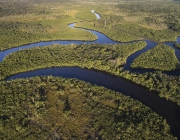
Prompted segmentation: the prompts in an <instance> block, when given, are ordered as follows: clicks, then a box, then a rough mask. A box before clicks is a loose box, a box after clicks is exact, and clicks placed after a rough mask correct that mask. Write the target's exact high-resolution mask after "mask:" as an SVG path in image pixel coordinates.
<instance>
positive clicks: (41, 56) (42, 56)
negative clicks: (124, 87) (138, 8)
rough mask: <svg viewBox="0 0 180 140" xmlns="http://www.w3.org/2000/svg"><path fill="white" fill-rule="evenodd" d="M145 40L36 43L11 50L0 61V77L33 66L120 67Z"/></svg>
mask: <svg viewBox="0 0 180 140" xmlns="http://www.w3.org/2000/svg"><path fill="white" fill-rule="evenodd" d="M145 45H146V43H145V42H136V43H132V44H116V45H105V44H104V45H102V44H90V45H87V44H82V45H73V44H72V45H64V46H63V45H56V44H55V45H52V46H48V47H36V48H32V49H26V50H22V51H18V52H16V53H12V54H10V55H8V56H6V57H5V58H4V60H3V62H1V63H0V71H1V75H0V79H1V80H3V79H5V78H6V77H8V76H10V75H13V74H16V73H20V72H25V71H30V70H34V69H37V68H45V67H52V66H80V67H88V68H93V67H95V68H96V67H97V68H98V69H102V70H103V69H104V70H109V71H111V70H112V71H114V70H120V69H121V66H123V65H124V64H125V63H126V59H127V57H128V56H130V55H131V54H133V53H134V52H136V51H138V50H141V49H143V48H144V47H145Z"/></svg>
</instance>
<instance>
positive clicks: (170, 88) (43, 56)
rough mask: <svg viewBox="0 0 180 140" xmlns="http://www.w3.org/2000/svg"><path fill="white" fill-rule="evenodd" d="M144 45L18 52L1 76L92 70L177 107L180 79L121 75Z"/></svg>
mask: <svg viewBox="0 0 180 140" xmlns="http://www.w3.org/2000/svg"><path fill="white" fill-rule="evenodd" d="M145 45H146V44H145V42H136V43H134V44H121V45H102V44H89V45H86V44H83V45H68V46H66V45H65V46H62V45H53V46H49V47H37V48H32V49H26V50H21V51H19V52H16V53H12V54H10V55H8V56H6V57H5V59H4V60H3V61H2V62H1V63H0V70H1V71H0V72H1V75H0V76H1V80H3V79H5V78H6V77H8V76H10V75H13V74H16V73H20V72H25V71H31V70H35V69H40V68H46V67H53V66H56V67H62V66H79V67H82V68H89V69H91V68H94V69H97V70H101V71H106V72H109V73H111V74H114V75H118V76H122V77H124V78H126V79H129V80H131V81H133V82H135V83H138V84H141V85H143V86H145V87H147V88H148V89H150V90H155V91H157V93H159V96H161V97H164V98H166V99H168V100H171V101H173V102H176V103H178V104H179V105H180V94H179V93H180V86H179V85H180V77H178V76H177V77H176V76H167V75H166V74H162V72H154V73H144V74H136V73H130V72H128V71H122V70H123V65H124V64H125V62H126V59H127V57H128V56H129V55H131V54H132V53H134V52H136V51H137V50H140V49H142V48H144V47H145Z"/></svg>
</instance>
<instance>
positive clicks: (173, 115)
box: [0, 11, 180, 139]
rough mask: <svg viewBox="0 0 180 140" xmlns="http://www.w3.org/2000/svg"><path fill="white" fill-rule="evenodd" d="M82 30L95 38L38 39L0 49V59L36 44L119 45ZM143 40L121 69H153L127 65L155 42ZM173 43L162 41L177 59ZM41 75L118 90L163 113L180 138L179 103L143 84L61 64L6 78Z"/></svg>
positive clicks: (177, 53)
mask: <svg viewBox="0 0 180 140" xmlns="http://www.w3.org/2000/svg"><path fill="white" fill-rule="evenodd" d="M91 12H94V11H91ZM95 15H96V17H97V19H100V16H99V15H98V14H96V13H95ZM68 26H69V27H72V28H74V23H72V24H69V25H68ZM81 29H82V28H81ZM83 30H87V31H89V32H91V33H93V34H95V35H96V36H97V37H98V39H97V40H95V41H92V42H87V41H76V40H74V41H68V40H66V41H48V42H39V43H34V44H28V45H23V46H19V47H16V48H12V49H9V50H5V51H2V52H0V61H3V59H4V57H5V56H6V55H8V54H10V53H13V52H17V51H19V50H22V49H26V48H32V47H35V46H48V45H52V44H72V43H74V44H83V43H86V44H90V43H100V44H120V43H121V42H116V41H113V40H111V39H109V38H108V37H107V36H105V35H104V34H102V33H100V32H97V31H94V30H88V29H83ZM144 41H145V42H146V43H147V46H146V47H145V48H144V49H142V50H140V51H137V52H136V53H134V54H132V55H131V56H129V57H128V59H127V61H126V64H125V66H124V70H129V71H131V72H140V73H143V72H149V71H151V72H152V71H154V70H133V69H131V68H130V64H131V63H132V61H133V60H134V59H135V58H136V57H138V56H139V55H140V54H141V53H143V52H146V51H148V50H149V49H151V48H153V47H155V46H156V45H157V44H156V43H155V42H152V41H149V40H144ZM177 42H180V37H178V38H177ZM128 43H132V42H128ZM174 43H175V42H166V43H165V44H167V45H168V46H170V47H172V48H173V49H174V50H175V53H176V56H177V58H178V60H179V61H180V50H178V49H176V48H174V47H173V44H174ZM167 74H169V75H180V71H175V72H169V73H167ZM43 75H52V76H61V77H64V78H77V79H79V80H83V81H86V82H89V83H92V84H97V85H98V86H104V87H106V88H109V89H111V90H114V91H118V92H121V93H123V94H125V95H128V96H130V97H132V98H133V99H136V100H139V101H140V102H142V103H143V104H145V105H147V106H148V107H150V108H151V109H153V110H154V111H155V112H156V113H157V114H159V115H160V116H162V117H163V118H164V119H166V121H167V123H168V124H169V125H170V127H171V132H172V134H173V135H174V136H176V137H178V139H180V106H178V105H177V104H175V103H173V102H171V101H167V100H166V99H164V98H160V97H159V96H158V95H157V93H155V92H153V91H149V90H147V89H146V88H145V87H142V86H140V85H138V84H135V83H133V82H131V81H129V80H126V79H124V78H121V77H117V76H113V75H111V74H108V73H104V72H101V71H97V70H88V69H82V68H79V67H62V68H45V69H40V70H34V71H31V72H25V73H20V74H16V75H13V76H11V77H9V78H8V79H7V80H12V79H16V78H28V77H34V76H43Z"/></svg>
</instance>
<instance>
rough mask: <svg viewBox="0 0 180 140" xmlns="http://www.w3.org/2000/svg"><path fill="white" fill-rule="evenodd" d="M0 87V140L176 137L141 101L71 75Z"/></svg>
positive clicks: (3, 83)
mask: <svg viewBox="0 0 180 140" xmlns="http://www.w3.org/2000/svg"><path fill="white" fill-rule="evenodd" d="M1 91H2V92H1V93H0V94H1V95H0V130H1V135H0V139H14V138H16V139H24V140H32V139H33V140H38V139H83V140H85V139H86V140H87V139H89V140H90V139H91V140H94V139H104V140H109V139H111V140H115V139H168V140H175V139H176V138H174V137H173V136H172V135H171V134H170V129H169V126H168V125H167V123H166V121H165V120H163V119H162V118H161V117H160V116H158V115H157V114H156V113H154V112H153V111H152V110H151V109H149V108H148V107H146V106H145V105H143V104H142V103H140V102H138V101H136V100H133V99H131V98H130V97H127V96H124V95H123V94H121V93H117V92H114V91H111V90H108V89H106V88H103V87H98V86H95V85H91V84H89V83H85V82H82V81H79V80H76V79H62V78H54V77H51V76H48V77H35V78H31V79H17V80H13V81H8V82H1Z"/></svg>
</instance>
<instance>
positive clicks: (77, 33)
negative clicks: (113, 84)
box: [0, 0, 180, 140]
mask: <svg viewBox="0 0 180 140" xmlns="http://www.w3.org/2000/svg"><path fill="white" fill-rule="evenodd" d="M177 1H179V0H165V1H162V0H158V1H154V0H152V1H149V0H112V1H110V0H90V1H87V0H23V1H22V0H9V1H5V0H0V51H3V50H7V49H10V48H13V47H18V46H20V45H24V44H31V43H34V42H40V41H52V40H81V41H82V40H83V41H93V40H95V39H97V36H95V35H94V34H92V33H90V32H88V31H85V30H83V29H78V28H70V27H68V24H70V23H76V24H75V26H76V27H83V28H88V29H94V30H97V31H99V32H102V33H104V34H105V35H106V36H108V37H109V38H110V39H112V40H115V41H121V42H129V43H122V44H85V43H84V44H81V45H78V44H71V45H58V44H53V45H50V46H45V47H38V46H37V47H34V48H30V49H24V50H19V51H17V52H14V53H10V54H9V55H6V57H5V58H4V59H3V60H2V62H0V89H1V92H0V139H2V140H6V139H7V140H9V139H17V140H21V139H25V140H36V139H54V140H60V139H62V140H64V139H68V140H69V139H89V140H95V139H97V140H102V139H103V140H106V139H107V140H111V139H112V140H113V139H114V140H117V139H119V140H121V139H122V140H124V139H128V140H131V139H137V140H139V139H156V140H159V139H165V140H166V139H167V140H175V139H176V138H175V137H173V136H172V134H171V133H170V127H169V125H168V124H167V123H166V120H164V119H163V118H162V117H161V116H159V115H157V114H156V113H155V112H154V111H153V110H152V109H150V108H148V107H147V106H145V105H143V104H142V103H140V102H139V101H137V100H134V99H132V98H130V97H128V96H125V95H123V94H121V93H118V92H115V91H111V90H108V89H106V88H104V87H100V86H96V85H91V84H89V83H86V82H83V81H80V80H77V79H64V78H60V77H52V76H44V77H32V78H29V79H16V80H12V81H6V80H7V78H8V77H9V76H12V75H14V74H17V73H22V72H28V71H33V70H36V69H41V68H48V67H66V66H70V67H71V66H72V67H73V66H77V67H81V68H87V69H93V70H94V69H95V70H98V71H100V72H107V73H109V74H112V75H116V76H121V77H123V78H125V79H128V80H130V81H132V82H134V83H137V84H139V85H142V86H144V87H147V88H148V89H149V90H153V91H156V93H157V94H158V96H160V97H163V98H166V99H167V100H170V101H173V102H175V103H177V104H178V105H180V86H179V85H180V76H168V75H167V74H165V73H163V72H162V71H172V70H179V68H180V62H179V61H178V60H177V58H176V56H175V52H174V50H173V49H172V48H170V47H168V46H166V45H162V42H167V41H176V37H177V36H179V35H180V3H179V2H177ZM91 10H95V12H96V13H98V14H99V15H100V16H101V19H99V20H97V19H96V17H95V15H94V14H93V13H92V12H91ZM143 39H147V40H151V41H154V42H156V43H157V44H158V45H157V46H156V47H154V48H153V49H151V50H148V51H147V52H145V53H143V54H142V55H140V56H139V57H138V58H137V59H135V60H134V61H133V63H132V64H131V67H132V68H136V69H137V68H138V69H139V68H141V69H145V68H146V69H156V70H158V71H156V70H155V71H154V72H147V73H142V74H140V73H133V72H129V71H126V70H124V65H125V64H126V61H127V58H128V57H129V56H130V55H132V54H134V53H135V52H137V51H139V50H142V49H144V48H145V46H146V43H145V42H144V41H137V40H143ZM135 40H136V41H135ZM130 41H132V42H130ZM174 47H176V48H180V44H179V43H176V44H174ZM145 96H146V95H145ZM170 115H171V114H170ZM178 121H179V120H178Z"/></svg>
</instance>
